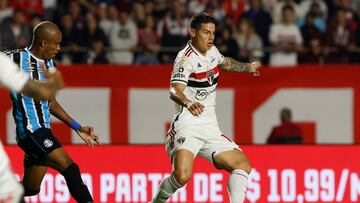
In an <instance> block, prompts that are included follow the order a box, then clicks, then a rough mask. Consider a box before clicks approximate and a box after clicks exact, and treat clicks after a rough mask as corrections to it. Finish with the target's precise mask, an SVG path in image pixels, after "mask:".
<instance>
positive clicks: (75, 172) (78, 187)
mask: <svg viewBox="0 0 360 203" xmlns="http://www.w3.org/2000/svg"><path fill="white" fill-rule="evenodd" d="M61 174H62V175H63V176H64V178H65V180H66V183H67V186H68V188H69V191H70V194H71V196H72V197H73V198H74V199H75V200H76V201H77V202H80V203H89V202H93V199H92V197H91V195H90V192H89V190H88V188H87V186H86V185H85V184H84V183H83V181H82V179H81V174H80V169H79V167H78V165H77V164H76V163H72V164H70V166H68V167H67V168H66V169H65V170H64V171H63V172H61Z"/></svg>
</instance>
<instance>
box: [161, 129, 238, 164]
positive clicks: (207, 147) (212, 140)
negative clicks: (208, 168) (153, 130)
mask: <svg viewBox="0 0 360 203" xmlns="http://www.w3.org/2000/svg"><path fill="white" fill-rule="evenodd" d="M165 146H166V152H167V153H168V155H169V157H170V159H171V162H172V159H173V155H174V154H175V152H176V151H177V150H179V149H187V150H189V151H191V152H192V153H193V154H194V158H195V156H199V157H202V158H205V159H207V160H209V161H210V162H211V163H212V164H214V157H215V156H217V155H218V154H220V153H221V152H225V151H230V150H234V149H237V150H241V149H240V147H239V145H237V144H236V143H235V142H233V141H232V140H231V139H229V138H228V137H226V136H225V135H224V134H223V133H222V132H221V131H220V129H219V127H218V125H185V124H176V123H175V125H174V126H172V127H170V129H169V132H168V134H167V137H166V144H165Z"/></svg>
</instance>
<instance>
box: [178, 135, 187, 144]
mask: <svg viewBox="0 0 360 203" xmlns="http://www.w3.org/2000/svg"><path fill="white" fill-rule="evenodd" d="M176 141H177V142H178V143H179V144H182V143H184V142H185V137H179V138H178V139H177V140H176Z"/></svg>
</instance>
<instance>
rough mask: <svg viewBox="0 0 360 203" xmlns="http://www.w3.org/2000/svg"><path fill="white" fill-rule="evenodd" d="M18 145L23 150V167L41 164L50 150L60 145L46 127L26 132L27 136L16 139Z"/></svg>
mask: <svg viewBox="0 0 360 203" xmlns="http://www.w3.org/2000/svg"><path fill="white" fill-rule="evenodd" d="M18 145H19V147H20V148H21V149H22V150H23V151H24V152H25V156H24V166H25V167H31V166H32V165H43V164H42V163H43V161H44V160H45V159H46V156H47V155H48V154H49V153H50V152H52V151H54V150H55V149H57V148H60V147H62V146H61V144H60V142H59V141H58V140H57V139H56V137H55V136H54V135H53V134H52V132H51V130H50V129H48V128H39V129H37V130H36V131H35V132H33V133H30V134H27V138H25V139H18Z"/></svg>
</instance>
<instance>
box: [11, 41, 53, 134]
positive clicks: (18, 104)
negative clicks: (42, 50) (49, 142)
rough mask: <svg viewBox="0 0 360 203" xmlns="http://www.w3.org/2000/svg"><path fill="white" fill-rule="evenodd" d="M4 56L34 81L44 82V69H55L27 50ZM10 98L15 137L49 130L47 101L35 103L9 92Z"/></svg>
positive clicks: (22, 95)
mask: <svg viewBox="0 0 360 203" xmlns="http://www.w3.org/2000/svg"><path fill="white" fill-rule="evenodd" d="M6 54H7V55H8V56H9V57H10V58H11V59H12V60H13V61H14V62H15V63H16V64H18V65H19V68H20V69H21V70H22V71H23V72H25V73H26V74H27V75H28V76H29V77H30V78H31V79H33V80H34V81H38V82H40V81H44V80H45V72H44V71H45V70H44V68H46V69H48V70H54V69H55V65H54V62H53V61H52V60H43V59H39V58H37V57H36V56H34V55H33V54H32V53H31V52H30V50H29V49H28V48H25V49H19V50H13V51H7V52H6ZM10 96H11V100H12V103H13V116H14V120H15V124H16V134H17V136H20V138H24V137H26V134H25V133H33V132H34V131H36V130H37V129H39V128H49V129H50V128H51V127H50V107H49V101H48V100H42V101H36V100H34V99H33V98H32V97H29V96H26V95H24V94H21V93H20V94H19V93H16V92H11V95H10Z"/></svg>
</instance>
